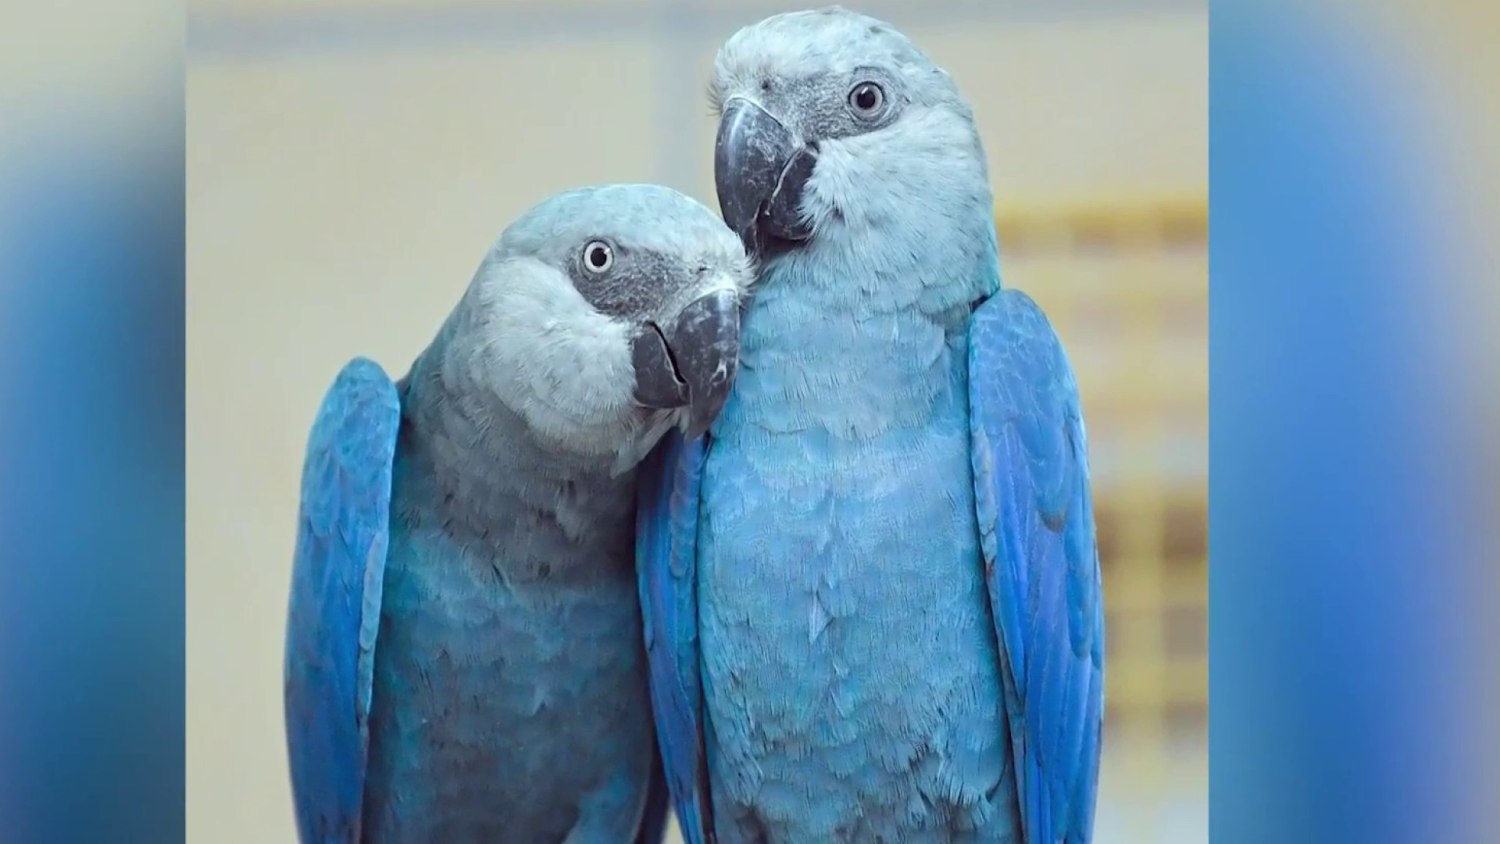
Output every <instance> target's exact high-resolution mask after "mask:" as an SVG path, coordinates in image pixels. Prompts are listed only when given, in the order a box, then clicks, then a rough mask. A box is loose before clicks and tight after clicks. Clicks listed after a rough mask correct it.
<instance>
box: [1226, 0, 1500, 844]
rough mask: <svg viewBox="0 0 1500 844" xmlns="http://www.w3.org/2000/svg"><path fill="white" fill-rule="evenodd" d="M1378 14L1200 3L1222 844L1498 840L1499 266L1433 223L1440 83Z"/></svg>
mask: <svg viewBox="0 0 1500 844" xmlns="http://www.w3.org/2000/svg"><path fill="white" fill-rule="evenodd" d="M1370 5H1371V6H1374V5H1377V4H1370ZM1387 5H1389V4H1387ZM1373 11H1375V10H1373V9H1370V8H1362V9H1361V10H1359V11H1358V12H1356V11H1355V10H1353V9H1352V8H1349V7H1344V6H1339V7H1334V6H1333V5H1332V4H1328V3H1316V2H1315V3H1298V4H1291V3H1279V2H1278V3H1248V2H1216V3H1215V4H1214V5H1213V8H1212V11H1211V23H1210V28H1211V33H1212V34H1211V44H1210V80H1211V100H1212V109H1211V128H1210V160H1211V166H1210V170H1211V173H1210V187H1211V208H1210V242H1211V247H1210V275H1211V282H1210V290H1211V292H1210V384H1211V388H1210V458H1209V459H1210V495H1209V501H1210V527H1209V537H1210V548H1209V554H1210V558H1209V560H1210V562H1209V564H1210V571H1211V575H1210V582H1211V586H1210V616H1211V632H1210V700H1211V704H1210V760H1211V761H1210V765H1211V786H1210V796H1211V809H1210V818H1211V835H1210V838H1211V840H1212V841H1214V842H1216V844H1220V842H1224V843H1225V844H1234V843H1235V842H1257V844H1258V842H1266V841H1275V842H1278V843H1279V844H1283V843H1284V844H1290V843H1291V842H1303V841H1306V842H1344V841H1357V842H1364V843H1365V844H1370V843H1371V842H1387V841H1389V842H1406V841H1420V842H1428V841H1432V842H1437V841H1442V842H1459V841H1493V840H1495V838H1496V834H1495V832H1494V829H1493V828H1488V827H1487V826H1486V824H1485V823H1484V822H1483V821H1482V820H1481V813H1482V811H1483V806H1484V803H1486V802H1489V803H1493V795H1494V794H1495V793H1497V791H1496V788H1495V786H1496V783H1495V782H1494V781H1493V776H1492V774H1493V770H1494V768H1493V763H1487V762H1486V758H1487V757H1488V756H1490V755H1492V754H1493V752H1494V750H1495V748H1496V745H1495V741H1494V736H1495V730H1496V728H1495V716H1496V709H1495V706H1494V703H1495V702H1494V695H1493V690H1492V689H1489V690H1486V688H1485V684H1486V682H1487V679H1486V676H1485V672H1486V671H1487V670H1492V668H1493V666H1494V664H1495V654H1496V652H1497V651H1496V649H1497V645H1500V639H1497V638H1496V637H1495V623H1494V622H1493V621H1490V620H1488V619H1490V618H1493V617H1494V615H1495V613H1494V608H1493V599H1494V596H1495V592H1494V577H1493V574H1492V573H1491V571H1492V566H1493V564H1494V560H1495V559H1496V555H1495V548H1494V545H1493V543H1491V542H1489V541H1488V539H1489V538H1488V537H1487V535H1486V532H1485V529H1484V528H1485V524H1484V523H1485V520H1493V518H1494V513H1493V511H1489V512H1486V511H1487V510H1488V508H1489V507H1490V506H1492V504H1493V499H1492V498H1490V497H1488V490H1490V489H1492V488H1493V484H1494V478H1493V477H1492V476H1489V477H1487V476H1485V475H1484V474H1483V472H1482V470H1481V467H1483V466H1485V465H1486V464H1485V462H1484V460H1483V458H1484V456H1485V451H1484V449H1485V448H1486V445H1485V443H1484V442H1483V440H1482V439H1476V438H1474V437H1473V436H1472V434H1473V431H1472V430H1471V429H1470V428H1471V426H1469V425H1467V424H1466V420H1467V419H1469V418H1471V416H1472V414H1471V411H1472V408H1473V406H1474V402H1473V399H1474V394H1475V392H1476V391H1488V392H1490V393H1493V390H1494V389H1495V385H1496V384H1497V383H1500V381H1496V380H1493V378H1494V373H1493V371H1492V370H1489V371H1484V372H1481V371H1476V370H1474V369H1473V367H1471V366H1466V365H1465V364H1463V363H1462V361H1464V360H1468V359H1471V358H1470V357H1469V354H1468V352H1469V351H1471V350H1472V347H1473V346H1472V344H1473V342H1474V339H1475V338H1472V337H1468V336H1465V335H1463V334H1462V332H1460V331H1459V330H1458V329H1457V328H1456V326H1459V325H1462V324H1463V323H1465V322H1466V320H1464V319H1463V314H1464V313H1465V310H1466V309H1468V308H1472V307H1473V303H1472V302H1471V301H1470V298H1469V296H1468V293H1469V291H1470V289H1469V288H1466V287H1465V286H1464V284H1463V283H1462V282H1463V280H1465V279H1466V278H1470V277H1473V276H1474V274H1475V273H1484V274H1487V275H1488V278H1489V282H1488V283H1493V279H1494V276H1493V270H1492V269H1489V268H1484V267H1477V266H1475V263H1474V262H1473V261H1472V260H1471V259H1470V256H1469V255H1468V254H1466V252H1465V251H1464V248H1463V245H1462V244H1459V243H1456V242H1454V241H1453V239H1452V238H1451V237H1450V236H1449V233H1448V232H1449V229H1450V228H1451V226H1452V223H1453V222H1454V221H1453V220H1452V219H1451V218H1452V217H1453V216H1454V215H1456V214H1458V213H1460V212H1459V211H1458V209H1459V207H1460V203H1459V202H1458V201H1457V199H1456V192H1457V190H1458V189H1459V188H1460V186H1459V185H1456V184H1455V183H1454V180H1453V179H1452V178H1451V176H1450V173H1451V172H1454V171H1453V169H1452V168H1451V167H1450V166H1449V165H1450V164H1452V163H1453V162H1450V161H1447V160H1444V159H1443V157H1442V156H1441V155H1440V154H1439V153H1438V152H1437V151H1436V150H1437V148H1436V147H1435V146H1434V145H1433V143H1432V141H1433V137H1432V135H1431V133H1432V132H1433V131H1434V126H1433V123H1432V121H1431V120H1429V119H1427V115H1428V114H1429V112H1430V110H1431V109H1433V108H1436V107H1438V106H1439V105H1441V104H1442V100H1443V97H1444V90H1445V89H1444V88H1443V87H1442V86H1441V85H1435V84H1433V82H1432V81H1431V80H1428V79H1426V78H1425V77H1426V76H1427V75H1428V74H1429V73H1430V72H1431V71H1432V67H1431V65H1432V62H1431V59H1430V57H1423V56H1422V55H1421V54H1420V53H1419V52H1417V51H1415V50H1414V49H1412V39H1411V38H1410V37H1409V36H1410V35H1411V33H1413V32H1414V31H1415V30H1414V28H1403V27H1401V26H1399V25H1396V26H1393V27H1391V29H1392V30H1394V31H1395V32H1396V33H1397V37H1395V38H1392V39H1386V38H1383V37H1381V36H1380V35H1378V34H1377V33H1379V32H1381V31H1382V29H1381V28H1379V27H1374V26H1370V25H1367V24H1370V23H1371V21H1370V18H1369V17H1366V16H1367V15H1369V14H1370V13H1372V12H1373ZM1428 11H1435V10H1424V11H1423V12H1422V13H1423V14H1426V13H1427V12H1428ZM1356 14H1358V15H1360V16H1359V17H1355V15H1356ZM1395 23H1397V24H1399V23H1400V22H1399V21H1396V22H1395ZM1459 163H1460V164H1461V163H1462V162H1459ZM1492 677H1493V675H1492V674H1491V675H1490V678H1492ZM1487 695H1488V701H1486V696H1487ZM1487 703H1488V705H1486V704H1487ZM1487 766H1488V771H1489V773H1488V774H1487V773H1486V767H1487Z"/></svg>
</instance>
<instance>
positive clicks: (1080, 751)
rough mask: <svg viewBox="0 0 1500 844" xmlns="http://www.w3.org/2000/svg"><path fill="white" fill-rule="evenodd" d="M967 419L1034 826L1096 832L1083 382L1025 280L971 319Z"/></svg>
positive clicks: (1097, 701)
mask: <svg viewBox="0 0 1500 844" xmlns="http://www.w3.org/2000/svg"><path fill="white" fill-rule="evenodd" d="M969 390H970V429H971V434H972V437H973V461H974V484H975V499H976V507H977V510H978V516H979V527H980V533H981V540H982V543H981V544H982V547H983V552H984V559H985V575H986V581H987V583H988V586H989V592H990V602H991V604H992V606H993V608H994V613H995V626H996V631H997V635H998V636H999V639H1000V652H1001V659H1002V661H1003V662H1004V663H1005V664H1004V669H1005V670H1004V677H1005V694H1006V708H1007V712H1008V713H1009V715H1010V718H1011V723H1012V741H1013V745H1014V754H1015V761H1016V767H1017V770H1018V771H1019V772H1020V777H1019V780H1020V789H1021V793H1020V797H1021V811H1022V821H1023V828H1024V830H1025V833H1026V840H1027V841H1028V842H1032V844H1043V843H1044V842H1045V844H1052V842H1068V844H1083V842H1087V841H1089V840H1090V838H1091V837H1092V830H1093V815H1094V800H1095V792H1096V791H1097V787H1098V778H1099V740H1100V735H1099V734H1100V726H1101V720H1102V717H1101V716H1102V708H1103V689H1104V620H1103V611H1102V608H1101V594H1100V581H1099V556H1098V550H1097V547H1096V544H1095V539H1094V512H1093V501H1092V497H1091V495H1090V492H1089V469H1088V450H1087V444H1086V442H1085V439H1084V427H1083V417H1082V413H1081V411H1080V409H1079V399H1078V387H1077V384H1076V383H1075V381H1074V378H1073V370H1072V367H1071V366H1070V365H1069V363H1068V359H1067V355H1066V354H1065V353H1064V351H1063V347H1062V344H1061V342H1060V341H1059V340H1058V338H1057V335H1056V333H1054V332H1053V330H1052V326H1051V325H1050V324H1049V323H1048V322H1047V318H1046V316H1045V315H1044V314H1043V313H1042V311H1041V309H1040V308H1038V307H1037V305H1036V303H1035V302H1033V301H1032V300H1031V299H1030V298H1029V297H1028V296H1026V294H1024V293H1021V292H1020V291H1016V290H1006V291H1002V292H1000V293H997V294H996V295H995V296H993V297H991V298H990V299H989V300H988V301H987V302H985V303H984V304H983V305H981V306H980V308H979V309H978V311H976V312H975V314H974V316H973V319H972V322H971V324H970V329H969Z"/></svg>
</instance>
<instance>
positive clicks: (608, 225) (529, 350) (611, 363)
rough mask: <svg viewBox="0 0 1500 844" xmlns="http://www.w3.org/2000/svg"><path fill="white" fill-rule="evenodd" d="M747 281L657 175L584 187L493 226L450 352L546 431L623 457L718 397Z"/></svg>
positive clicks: (728, 378) (702, 216) (701, 210)
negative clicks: (654, 180)
mask: <svg viewBox="0 0 1500 844" xmlns="http://www.w3.org/2000/svg"><path fill="white" fill-rule="evenodd" d="M752 278H753V272H752V268H751V264H750V261H749V259H748V258H747V257H746V255H745V251H744V249H743V247H742V246H741V244H740V242H739V240H738V239H737V238H736V237H735V235H734V233H733V232H732V231H730V230H729V229H728V228H726V227H725V226H724V223H723V222H722V221H721V220H720V219H719V218H718V216H717V215H715V214H714V213H713V212H712V211H711V210H709V209H708V208H707V207H705V206H704V205H702V204H701V203H699V202H697V201H696V200H693V199H691V198H689V197H687V196H684V195H682V194H680V193H678V192H676V191H673V190H670V189H668V188H664V187H658V186H654V185H609V186H601V187H587V188H580V189H578V190H573V191H568V192H566V193H561V194H558V195H555V196H553V197H551V198H549V199H547V200H545V201H543V202H542V203H540V204H539V205H537V206H535V207H533V208H532V209H530V210H529V211H527V212H526V213H525V214H523V215H522V216H521V217H520V218H519V219H517V220H516V221H515V222H514V223H513V224H511V226H510V227H509V228H507V229H506V230H505V232H504V233H503V234H502V235H501V236H500V239H499V241H498V242H497V243H496V244H495V246H494V247H493V248H492V249H491V250H490V253H489V255H488V256H487V257H486V258H485V260H484V263H483V264H482V265H481V266H480V268H479V271H478V272H477V273H476V275H475V277H474V280H473V282H472V283H471V284H470V286H469V290H468V292H467V293H466V294H465V297H464V300H465V301H464V302H463V303H461V304H460V306H459V308H458V310H456V311H455V314H454V317H453V319H451V320H450V324H449V326H448V328H447V329H445V333H446V334H448V335H449V336H448V342H449V345H450V346H457V347H459V349H458V352H459V353H458V354H456V355H454V354H453V351H454V349H451V348H450V350H449V357H450V358H456V359H457V360H458V361H460V363H459V364H458V365H462V366H466V367H469V368H470V369H471V371H474V372H480V373H482V375H481V376H480V379H481V380H482V381H483V382H484V383H485V384H487V385H488V386H489V387H490V389H492V390H493V392H494V393H495V394H496V395H497V396H498V397H499V399H500V400H501V401H502V402H503V403H504V404H505V405H506V406H507V407H508V408H510V409H511V410H512V411H513V412H514V413H516V414H517V415H518V416H519V417H520V418H521V419H522V420H523V421H524V422H525V423H526V425H527V426H528V427H529V428H530V429H531V430H532V431H533V432H534V433H535V434H536V435H538V436H539V437H540V438H542V439H543V440H545V441H546V442H548V443H550V444H552V445H554V446H556V447H559V448H562V449H565V450H568V451H571V452H574V453H579V454H585V455H601V456H603V455H613V456H615V457H617V458H619V459H620V460H621V461H622V462H623V463H624V464H627V465H633V461H635V460H638V459H639V457H640V456H642V455H643V454H644V453H645V451H647V450H649V449H650V448H651V446H652V445H654V444H655V441H656V440H657V439H658V438H659V437H660V436H661V434H662V433H664V432H665V431H666V429H667V428H669V427H671V426H672V425H673V424H679V423H680V424H682V425H683V427H684V428H685V429H687V430H688V432H689V433H690V434H696V433H698V432H700V431H702V430H703V429H705V428H706V427H707V426H708V424H709V422H711V421H712V420H713V418H714V416H715V415H717V413H718V411H719V409H720V408H721V407H722V406H723V403H724V400H725V398H726V397H727V395H728V391H729V386H730V383H731V382H732V380H733V378H734V374H735V370H736V367H737V364H738V355H739V309H740V304H741V299H742V298H743V297H744V295H745V293H746V291H747V290H748V288H749V286H750V284H751V281H752Z"/></svg>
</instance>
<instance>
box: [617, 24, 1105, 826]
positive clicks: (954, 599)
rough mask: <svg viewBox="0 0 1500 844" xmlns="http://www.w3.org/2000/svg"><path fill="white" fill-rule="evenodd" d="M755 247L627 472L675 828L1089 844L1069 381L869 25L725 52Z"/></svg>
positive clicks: (919, 89)
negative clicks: (747, 299)
mask: <svg viewBox="0 0 1500 844" xmlns="http://www.w3.org/2000/svg"><path fill="white" fill-rule="evenodd" d="M710 91H711V96H712V97H713V99H714V102H715V104H716V105H717V106H719V110H720V114H721V119H720V125H719V132H718V138H717V143H716V150H715V177H716V181H717V187H718V193H719V202H720V207H721V209H722V211H723V213H724V216H725V220H726V221H727V222H728V223H729V224H730V225H731V227H733V228H735V229H736V230H737V231H738V232H739V233H740V234H741V236H742V238H743V239H744V240H745V242H746V243H747V245H749V246H750V247H752V248H753V250H754V251H755V252H756V254H757V255H758V257H759V259H760V263H761V272H760V277H759V280H758V282H757V287H756V294H755V298H754V300H753V301H752V303H751V305H750V307H749V310H748V312H747V313H746V315H745V318H744V325H743V336H742V343H743V345H742V350H741V371H740V375H739V378H738V381H737V382H736V384H735V387H734V389H733V390H732V392H731V395H730V397H729V400H728V403H727V405H726V406H725V408H724V411H723V413H722V415H721V416H720V417H719V419H718V420H717V422H715V423H714V425H713V426H712V427H711V428H710V430H709V435H708V436H707V437H706V438H700V439H684V438H682V437H678V436H671V437H669V438H668V440H667V441H665V442H664V443H663V445H662V447H661V449H660V450H659V451H658V452H657V453H656V454H655V455H653V457H652V459H651V460H649V461H648V465H647V468H646V469H645V471H644V472H643V491H642V495H643V501H642V507H641V511H640V515H639V518H640V528H639V530H638V532H637V542H638V555H639V557H640V558H641V592H642V602H643V607H644V610H645V617H646V636H647V644H648V651H649V655H650V662H651V672H652V696H653V703H654V706H655V708H656V715H657V728H658V740H659V742H660V744H661V747H662V751H663V754H664V758H665V760H666V769H667V776H668V781H669V783H670V785H671V789H672V793H673V797H674V801H675V805H676V808H677V813H678V815H679V818H680V819H681V821H682V825H683V827H684V830H685V832H686V834H687V838H688V840H689V841H691V842H695V844H697V842H705V841H718V842H726V843H727V842H827V841H885V842H908V841H985V842H999V841H1015V842H1022V841H1024V842H1030V844H1053V842H1069V844H1077V843H1078V842H1087V841H1089V840H1090V837H1091V830H1092V826H1093V814H1094V802H1095V790H1096V785H1097V777H1098V764H1099V746H1100V725H1101V710H1102V689H1103V682H1104V677H1103V663H1104V625H1103V616H1102V612H1101V603H1100V580H1099V564H1098V556H1097V551H1096V547H1095V540H1094V519H1093V513H1092V505H1091V501H1090V492H1089V473H1088V458H1087V447H1086V444H1085V436H1084V425H1083V418H1082V415H1081V412H1080V409H1079V398H1078V391H1077V387H1076V385H1075V383H1074V377H1073V373H1072V370H1071V368H1070V366H1069V363H1068V360H1067V357H1066V355H1065V354H1064V351H1063V347H1062V345H1061V343H1060V342H1059V340H1058V338H1057V335H1056V334H1055V333H1054V332H1053V330H1052V328H1051V326H1050V325H1049V324H1048V322H1047V319H1046V317H1045V316H1044V315H1043V314H1042V312H1041V310H1040V309H1038V307H1037V306H1036V304H1035V303H1034V302H1033V301H1032V300H1031V299H1030V298H1028V297H1027V296H1026V295H1025V294H1024V293H1020V292H1018V291H1012V290H1001V289H1000V279H999V259H998V253H997V247H996V240H995V232H994V224H993V216H992V215H993V210H992V209H993V205H992V200H991V193H990V188H989V184H988V173H987V169H986V164H985V157H984V153H983V150H982V148H981V145H980V140H979V136H978V133H977V131H976V129H975V126H974V122H973V118H972V113H971V110H970V108H969V106H968V105H967V103H966V102H965V101H964V99H963V98H962V97H961V96H960V94H959V92H958V90H957V89H956V87H955V86H954V84H953V81H952V80H951V79H950V77H949V76H948V75H947V74H946V73H945V72H944V71H942V70H941V69H939V68H938V67H936V66H934V65H933V63H932V62H931V61H930V60H929V59H928V58H927V57H926V56H925V55H923V54H922V53H921V52H919V51H918V50H917V49H916V48H915V47H914V46H913V45H912V44H911V43H910V42H909V41H908V40H907V39H906V38H905V37H903V36H902V35H901V34H900V33H898V32H897V31H896V30H894V29H893V28H892V27H890V26H889V25H887V24H885V23H882V22H880V21H877V20H873V19H871V18H868V17H864V16H861V15H857V14H853V13H850V12H846V11H844V10H842V9H838V8H833V9H826V10H821V11H811V12H798V13H792V14H786V15H778V16H776V17H772V18H769V19H767V20H765V21H763V22H761V23H759V24H756V25H754V26H750V27H748V28H746V29H744V30H741V31H740V32H739V33H737V34H736V35H734V36H733V37H732V38H731V39H730V40H729V41H728V42H727V43H726V44H725V45H724V46H723V48H722V49H721V50H720V52H719V54H718V57H717V60H716V63H715V67H714V76H713V82H712V85H711V87H710Z"/></svg>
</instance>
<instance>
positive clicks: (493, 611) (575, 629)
mask: <svg viewBox="0 0 1500 844" xmlns="http://www.w3.org/2000/svg"><path fill="white" fill-rule="evenodd" d="M752 278H753V272H752V270H751V267H750V262H749V259H748V257H747V256H746V254H745V250H744V247H743V246H742V245H741V243H740V240H739V238H738V237H736V235H735V233H734V232H732V231H730V230H729V229H728V228H726V227H725V226H724V224H723V222H722V221H721V220H720V219H719V218H718V216H717V215H715V214H714V213H713V212H712V211H711V210H709V209H708V208H706V207H705V206H703V205H701V204H699V203H697V202H695V201H693V200H691V199H688V198H687V197H685V196H683V195H681V194H678V193H676V192H674V191H670V190H668V189H666V188H657V187H651V186H639V185H635V186H632V185H626V186H605V187H596V188H587V189H580V190H576V191H570V192H567V193H563V194H559V195H557V196H555V197H553V198H551V199H548V200H546V201H544V202H542V203H541V204H540V205H538V206H537V207H535V208H533V209H531V210H530V211H528V212H526V213H525V214H524V215H523V216H522V217H520V218H519V219H518V220H517V221H516V222H515V223H514V224H513V225H511V226H510V227H509V228H508V229H507V230H506V231H505V232H504V233H503V234H502V235H501V237H500V239H499V241H498V242H497V243H496V244H495V246H494V247H493V248H492V249H491V250H490V252H489V254H488V255H487V256H486V258H485V259H484V261H483V263H482V264H481V266H480V268H479V270H478V272H477V273H476V274H475V276H474V279H473V281H472V282H471V283H470V285H469V287H468V289H467V291H466V292H465V294H464V296H463V298H462V300H461V301H460V302H459V304H458V305H457V307H456V308H455V309H454V310H453V312H452V314H451V315H450V316H449V317H448V319H447V321H446V322H445V323H444V325H443V326H442V328H441V330H440V331H439V332H438V334H437V337H436V339H435V340H434V341H433V342H432V344H431V345H430V346H429V347H428V348H427V349H426V350H425V351H424V352H422V354H421V355H420V356H419V357H418V358H417V359H416V362H415V363H414V364H413V365H412V367H411V371H410V372H409V374H408V375H407V376H406V377H405V378H403V379H402V380H400V381H399V382H396V383H392V381H391V380H390V379H389V378H388V377H387V376H386V374H385V373H384V372H383V371H382V370H381V368H380V367H379V366H378V365H376V364H375V363H373V362H371V361H369V360H365V359H356V360H354V361H353V362H352V363H350V364H348V365H347V366H346V367H345V368H344V370H343V371H342V372H340V373H339V375H338V377H337V379H336V380H335V381H334V383H333V386H332V388H331V389H330V390H329V391H328V394H327V396H326V398H325V399H324V400H323V404H322V408H321V410H320V411H319V413H318V416H317V420H316V422H315V423H314V424H313V428H312V434H311V436H310V439H309V442H308V447H307V457H306V463H305V465H304V468H303V476H302V498H301V514H300V519H299V525H298V533H297V547H296V558H295V561H294V563H293V571H292V585H291V599H290V606H289V612H288V621H287V631H286V659H285V715H286V732H287V744H288V751H289V756H290V762H291V777H292V786H293V792H294V797H295V806H296V814H297V825H298V831H299V833H300V837H301V840H302V841H304V842H309V844H311V842H318V844H333V842H338V844H354V842H433V841H452V842H468V841H526V842H533V841H535V842H567V844H621V842H630V841H632V840H635V841H638V842H642V844H648V843H650V844H654V842H657V841H659V840H660V839H661V837H662V834H663V828H664V824H665V819H666V812H667V796H666V790H665V785H664V782H663V781H662V780H661V771H660V761H659V759H658V758H657V755H656V753H655V749H654V740H653V737H652V735H653V732H652V731H653V727H652V717H651V710H650V704H649V699H648V692H647V666H646V660H645V650H644V647H643V646H642V639H641V636H642V631H641V619H640V609H639V603H638V601H637V592H636V577H635V559H634V553H633V552H634V530H635V521H634V518H635V503H636V468H637V466H638V465H639V462H640V460H641V458H642V457H643V456H644V455H645V454H646V453H647V452H648V451H649V450H650V449H651V448H652V447H653V446H654V445H655V444H656V443H657V442H658V441H659V440H660V439H661V436H662V434H663V433H664V432H665V431H666V430H667V429H668V428H670V427H672V426H674V425H680V426H683V427H685V428H686V429H687V430H688V431H689V433H693V432H696V431H701V430H702V429H703V428H704V427H705V426H706V425H707V424H708V422H709V421H710V420H711V419H712V418H713V417H714V415H715V414H716V413H717V412H718V410H719V408H721V407H722V406H723V402H724V399H725V396H726V394H727V392H728V386H729V383H730V382H731V381H732V379H733V377H734V373H735V368H736V359H737V354H738V332H739V303H740V298H741V295H742V293H744V291H745V290H746V288H747V287H748V285H749V282H750V281H751V279H752Z"/></svg>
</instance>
